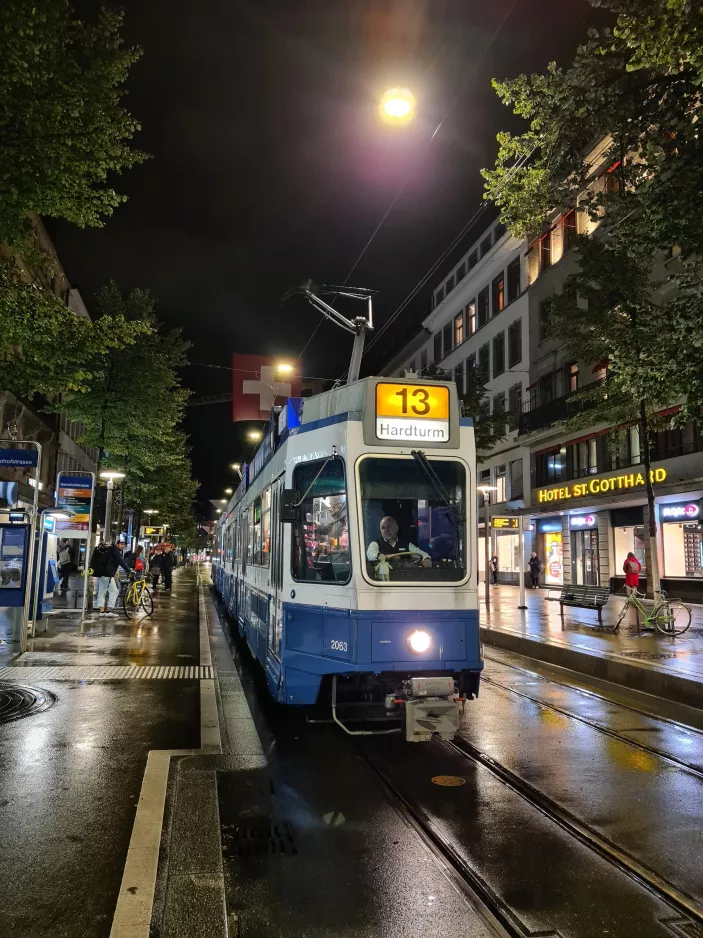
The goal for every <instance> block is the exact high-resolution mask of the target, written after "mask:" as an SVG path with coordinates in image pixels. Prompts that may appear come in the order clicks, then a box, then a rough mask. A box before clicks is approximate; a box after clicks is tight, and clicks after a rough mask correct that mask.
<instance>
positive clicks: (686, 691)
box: [481, 626, 703, 709]
mask: <svg viewBox="0 0 703 938" xmlns="http://www.w3.org/2000/svg"><path fill="white" fill-rule="evenodd" d="M481 641H482V642H483V643H484V644H485V645H490V646H491V647H493V648H502V649H503V650H504V651H511V652H514V653H515V654H518V655H524V656H525V657H527V658H534V659H536V660H537V661H544V662H546V663H547V664H554V665H557V666H559V667H561V668H567V669H569V670H571V671H577V672H578V673H579V674H586V675H588V676H589V677H597V678H600V679H601V680H604V681H610V682H611V683H612V684H620V685H621V686H623V687H627V688H628V689H629V690H639V691H642V692H643V693H645V694H652V695H653V696H654V697H659V698H661V699H663V700H669V701H672V702H674V703H680V704H685V705H686V706H689V707H697V708H698V709H701V708H703V684H701V683H700V682H699V681H696V680H694V679H692V678H687V677H683V676H681V675H678V674H672V673H671V672H668V671H662V670H660V669H657V668H654V667H652V666H651V665H647V664H644V663H641V662H634V661H624V660H623V659H622V658H621V657H619V656H618V655H608V654H598V653H595V654H586V653H585V652H582V651H577V650H576V649H573V648H565V647H563V646H561V645H554V644H552V643H550V642H540V641H535V640H534V639H531V638H526V637H525V636H523V635H515V634H513V633H511V632H505V631H502V630H501V629H489V628H486V627H485V626H481Z"/></svg>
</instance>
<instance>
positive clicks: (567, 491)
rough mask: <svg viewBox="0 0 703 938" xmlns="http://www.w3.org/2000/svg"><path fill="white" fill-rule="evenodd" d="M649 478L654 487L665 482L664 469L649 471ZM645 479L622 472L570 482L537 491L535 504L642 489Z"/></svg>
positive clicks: (639, 474)
mask: <svg viewBox="0 0 703 938" xmlns="http://www.w3.org/2000/svg"><path fill="white" fill-rule="evenodd" d="M649 478H650V479H651V480H652V483H653V484H654V485H657V484H658V483H660V482H664V481H666V469H650V471H649ZM644 485H645V477H644V473H642V472H624V473H623V474H622V475H617V476H605V478H601V477H600V476H594V478H592V479H588V481H587V482H570V483H569V484H568V485H556V486H550V487H549V488H544V489H537V492H536V494H537V502H538V503H539V504H540V505H542V504H544V503H545V502H560V501H563V500H565V499H567V498H588V497H589V496H593V495H610V494H611V493H614V492H624V491H626V490H627V489H637V488H644Z"/></svg>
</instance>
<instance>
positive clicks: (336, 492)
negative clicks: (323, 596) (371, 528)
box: [291, 459, 351, 583]
mask: <svg viewBox="0 0 703 938" xmlns="http://www.w3.org/2000/svg"><path fill="white" fill-rule="evenodd" d="M293 488H294V489H295V490H296V492H298V497H299V499H302V503H301V505H300V508H299V511H300V515H299V519H298V521H297V522H296V523H295V524H294V525H293V526H292V527H293V537H292V558H291V569H292V573H293V578H294V579H296V580H306V581H311V582H314V583H321V582H326V583H348V582H349V578H350V576H351V557H350V554H349V527H348V525H347V492H346V483H345V480H344V463H343V461H342V460H341V459H328V460H315V461H314V462H307V463H303V464H301V465H298V466H296V467H295V470H294V471H293Z"/></svg>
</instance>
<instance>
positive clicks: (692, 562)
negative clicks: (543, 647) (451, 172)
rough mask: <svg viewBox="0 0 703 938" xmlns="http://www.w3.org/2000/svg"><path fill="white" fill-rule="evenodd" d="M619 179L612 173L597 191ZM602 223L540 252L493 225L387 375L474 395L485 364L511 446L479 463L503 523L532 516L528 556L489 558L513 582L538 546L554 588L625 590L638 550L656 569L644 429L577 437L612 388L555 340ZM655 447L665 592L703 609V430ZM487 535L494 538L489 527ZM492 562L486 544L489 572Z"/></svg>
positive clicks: (672, 433)
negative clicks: (578, 263) (591, 395)
mask: <svg viewBox="0 0 703 938" xmlns="http://www.w3.org/2000/svg"><path fill="white" fill-rule="evenodd" d="M596 156H597V154H596ZM609 184H610V179H609V170H608V169H605V170H603V171H602V172H601V173H600V175H597V176H596V179H595V181H594V185H597V186H608V185H609ZM594 227H595V225H594V224H593V223H592V222H591V221H590V220H589V219H588V218H586V217H585V216H584V215H583V214H582V213H579V212H578V211H572V212H568V213H566V214H564V215H562V216H559V217H557V218H555V219H554V221H553V224H552V226H551V228H550V230H549V231H548V232H546V233H545V234H544V235H542V236H541V237H540V238H538V239H536V240H535V241H533V242H532V243H527V242H526V241H518V240H517V239H515V238H513V237H512V236H511V235H510V234H509V233H507V232H505V230H504V229H503V227H502V226H501V225H499V224H493V225H491V227H490V228H489V229H487V231H486V232H484V234H483V235H482V237H481V238H479V239H478V241H477V242H476V243H475V244H473V245H472V246H471V248H470V249H469V251H468V252H467V254H466V255H465V256H464V257H463V258H462V260H461V262H460V263H459V264H458V265H456V266H455V267H454V268H453V269H452V270H451V271H450V272H449V274H448V276H446V277H445V278H444V279H443V282H442V283H441V284H439V285H437V286H436V287H435V289H434V291H433V295H432V310H431V312H430V314H429V315H428V316H427V317H426V319H425V320H424V322H423V329H422V331H421V333H419V334H418V335H417V336H416V337H415V338H414V339H413V340H412V341H411V342H410V343H408V345H407V346H406V347H405V348H404V349H402V350H401V351H400V352H399V353H398V354H397V355H396V356H395V358H394V359H393V360H392V361H391V362H390V363H389V365H388V366H387V367H386V369H385V370H384V373H385V374H395V375H399V376H402V375H404V374H405V373H406V371H407V372H410V373H415V374H423V373H425V372H426V369H427V368H428V366H429V365H430V364H432V363H434V364H436V365H437V366H438V367H440V368H442V369H444V370H445V371H447V372H449V373H450V374H451V375H452V377H453V378H454V380H455V381H456V382H457V385H458V387H459V390H460V391H462V390H463V386H464V381H465V380H466V373H467V372H466V369H468V368H476V369H478V371H479V374H480V375H481V377H482V379H483V380H484V383H485V386H486V389H487V401H486V402H484V406H487V408H488V407H489V408H490V411H491V412H492V413H494V414H495V413H497V412H499V411H505V412H506V420H507V428H508V431H507V435H506V438H505V440H503V441H502V442H501V443H499V444H498V445H497V446H495V447H494V448H493V449H492V450H491V451H490V452H489V453H483V454H481V453H480V454H479V464H478V470H477V471H478V476H479V485H481V484H485V485H488V486H491V487H492V488H493V489H494V491H492V492H491V494H490V496H489V498H490V511H491V513H492V514H498V515H503V514H508V515H510V514H527V515H529V517H530V528H531V534H530V535H527V536H526V537H525V541H526V544H525V556H522V557H521V556H519V549H518V540H519V538H518V534H517V532H515V531H514V530H511V529H506V530H504V531H495V530H494V531H493V532H492V534H491V539H492V540H491V545H490V550H491V553H496V554H497V556H498V568H499V580H500V581H502V582H506V583H517V582H518V578H519V575H520V573H521V572H522V573H523V575H526V572H527V564H526V560H527V557H528V556H529V552H530V550H534V551H535V552H536V553H537V555H538V556H539V558H540V560H541V561H542V563H543V565H544V573H543V580H542V582H543V585H544V586H547V587H553V588H557V587H560V586H562V585H564V584H570V583H580V584H590V585H609V586H610V588H611V589H612V590H613V591H622V590H623V588H624V573H623V563H624V561H625V558H626V556H627V553H628V551H633V552H634V553H635V555H636V556H637V557H638V559H639V560H640V563H641V564H642V566H643V571H642V572H643V578H644V575H645V573H646V563H647V552H646V550H645V545H646V537H645V534H646V529H647V525H648V513H647V504H646V501H647V500H646V491H645V479H644V475H643V470H642V465H641V459H642V456H641V441H640V439H639V433H638V429H637V427H636V426H630V427H618V428H613V427H609V426H605V425H596V424H594V425H593V426H592V427H590V428H588V429H586V430H580V431H579V432H578V433H574V432H573V431H568V430H566V429H565V428H564V422H565V421H566V420H568V418H569V417H570V416H573V415H574V413H575V412H576V410H577V408H579V407H582V406H583V403H582V401H581V399H580V398H579V396H578V394H579V392H582V391H583V390H584V389H585V388H587V387H588V386H589V385H592V384H594V383H595V382H598V381H600V380H602V379H603V377H604V374H605V372H604V363H597V364H595V365H594V363H593V362H586V361H578V360H574V359H573V357H571V356H569V355H568V353H567V352H566V350H565V349H564V348H563V345H562V344H561V343H559V342H558V341H556V340H555V339H554V338H553V337H551V336H550V335H549V325H548V322H549V320H548V309H549V301H550V298H551V297H552V296H554V295H555V294H557V293H560V292H561V291H562V289H563V285H564V281H565V279H566V277H567V276H568V275H569V273H570V272H571V271H572V270H573V264H574V258H573V252H571V251H570V247H571V246H572V243H573V239H574V237H575V235H576V234H577V233H586V234H588V233H591V232H592V231H593V229H594ZM670 262H671V261H668V260H667V261H662V263H670ZM661 272H663V273H664V274H665V270H664V271H661ZM660 279H665V278H660ZM676 409H677V408H676V406H675V402H672V406H671V408H670V409H669V410H668V411H666V412H665V413H664V416H666V415H667V414H671V416H672V417H673V415H674V414H675V412H676ZM479 419H480V415H479ZM649 448H650V457H651V460H652V472H653V484H654V490H655V495H656V508H655V512H656V522H657V554H658V560H659V570H660V575H661V578H662V587H663V588H664V589H665V590H667V591H668V592H670V594H671V595H676V596H680V597H682V598H684V599H689V600H698V601H703V536H702V532H701V512H703V433H702V432H701V428H700V426H697V425H695V424H693V423H690V424H687V425H686V426H684V427H676V426H675V425H673V423H672V426H671V427H670V428H669V429H666V430H663V431H661V432H659V433H656V434H654V435H653V437H652V439H651V440H650V441H649ZM480 507H481V506H479V508H480ZM481 517H482V515H481V512H479V518H481ZM479 532H480V536H481V537H482V535H483V524H482V523H479ZM483 556H484V551H483V546H481V547H480V550H479V558H478V563H479V568H480V569H483ZM642 585H644V579H643V580H642Z"/></svg>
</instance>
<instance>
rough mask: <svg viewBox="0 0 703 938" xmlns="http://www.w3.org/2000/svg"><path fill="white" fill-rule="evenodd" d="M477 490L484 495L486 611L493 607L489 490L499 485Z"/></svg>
mask: <svg viewBox="0 0 703 938" xmlns="http://www.w3.org/2000/svg"><path fill="white" fill-rule="evenodd" d="M476 490H477V491H479V492H480V493H481V494H482V495H483V558H484V559H483V563H484V567H485V570H484V572H483V581H484V584H485V591H486V613H488V612H489V610H490V608H491V589H490V583H489V582H488V560H489V557H488V539H489V537H490V520H491V508H490V504H489V501H488V493H489V492H497V491H498V486H497V485H477V486H476Z"/></svg>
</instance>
